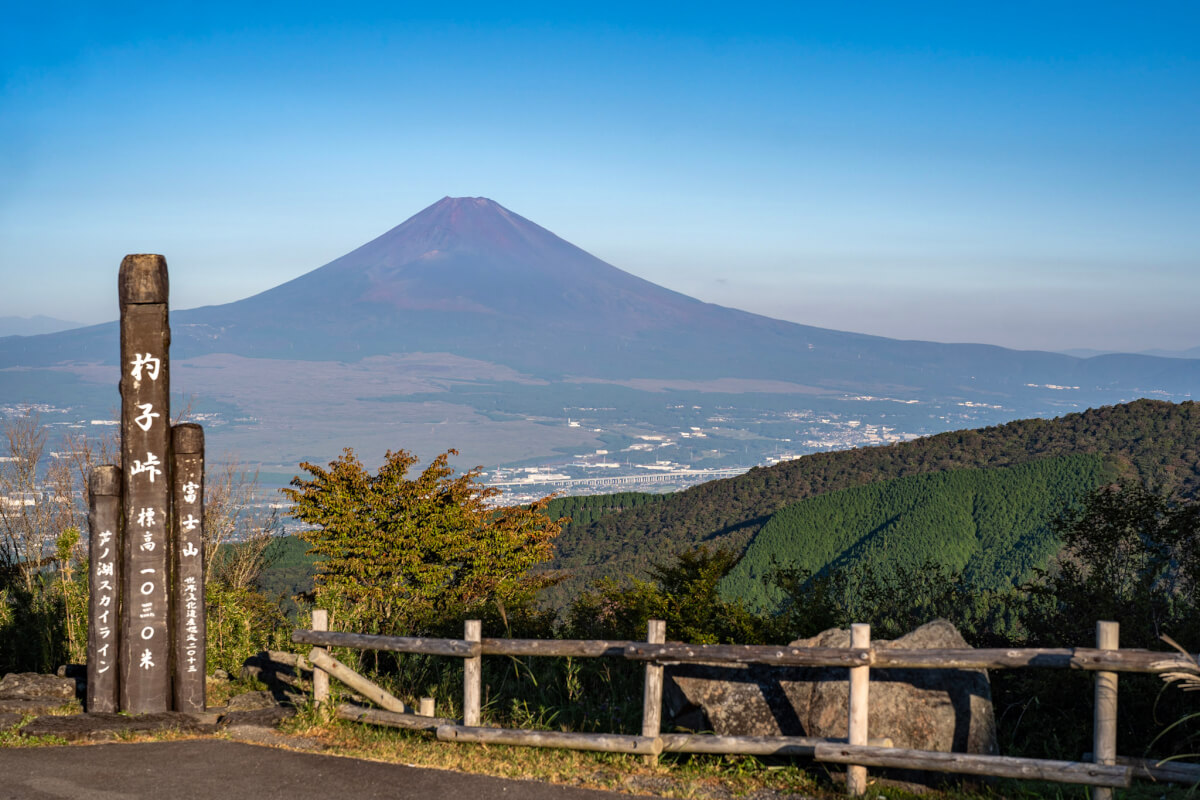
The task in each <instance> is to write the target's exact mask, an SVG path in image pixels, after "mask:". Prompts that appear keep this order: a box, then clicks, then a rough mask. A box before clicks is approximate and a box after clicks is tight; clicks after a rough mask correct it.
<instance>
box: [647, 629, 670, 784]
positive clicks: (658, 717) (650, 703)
mask: <svg viewBox="0 0 1200 800" xmlns="http://www.w3.org/2000/svg"><path fill="white" fill-rule="evenodd" d="M646 628H647V630H646V643H647V644H663V643H664V642H666V641H667V623H666V622H664V621H663V620H661V619H652V620H650V622H649V624H648V625H647V626H646ZM662 693H663V668H662V665H661V664H655V663H654V662H652V661H647V662H646V692H645V695H644V697H643V699H642V736H643V737H648V738H650V739H657V738H658V735H659V734H660V733H662ZM642 760H643V761H644V762H645V763H646V764H647V765H650V766H653V765H654V764H657V763H658V754H657V753H653V754H649V755H644V756H642Z"/></svg>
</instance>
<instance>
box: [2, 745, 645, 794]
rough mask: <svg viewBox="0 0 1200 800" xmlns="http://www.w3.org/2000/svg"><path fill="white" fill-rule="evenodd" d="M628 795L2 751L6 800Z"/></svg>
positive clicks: (167, 751) (103, 754)
mask: <svg viewBox="0 0 1200 800" xmlns="http://www.w3.org/2000/svg"><path fill="white" fill-rule="evenodd" d="M628 797H629V795H625V794H619V793H615V792H602V791H594V790H589V789H574V788H571V787H565V786H553V785H550V784H544V783H535V782H532V781H513V780H506V779H504V778H489V777H485V776H481V775H464V774H462V773H458V772H448V771H444V770H436V769H423V768H420V767H406V766H403V765H399V764H379V763H376V762H373V761H359V760H357V759H352V758H339V757H337V756H328V755H318V754H313V753H300V752H295V751H292V750H279V749H275V748H271V747H260V746H257V745H252V744H245V743H242V742H231V741H225V740H219V739H194V740H187V741H176V742H146V743H134V744H124V743H118V744H100V745H92V746H84V747H31V748H27V749H22V748H5V749H0V800H47V799H48V798H72V800H141V799H142V798H145V800H150V799H151V798H154V800H160V798H170V800H193V798H194V799H195V800H240V798H251V799H252V800H274V799H275V798H279V800H309V799H310V798H311V800H359V798H363V799H364V800H365V799H366V798H389V800H407V798H414V800H415V799H416V798H421V800H442V799H443V798H447V799H450V798H452V799H453V800H490V799H491V798H505V800H613V799H614V798H626V800H628Z"/></svg>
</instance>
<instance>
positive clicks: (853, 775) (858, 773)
mask: <svg viewBox="0 0 1200 800" xmlns="http://www.w3.org/2000/svg"><path fill="white" fill-rule="evenodd" d="M850 646H851V647H853V648H855V649H866V648H868V647H870V646H871V626H870V625H865V624H862V623H856V624H854V625H851V626H850ZM870 686H871V668H870V667H851V668H850V702H849V704H848V705H849V709H848V717H849V719H848V722H847V725H848V731H847V739H848V740H849V743H850V744H851V745H863V744H866V743H867V712H868V703H869V699H868V697H869V691H870ZM865 791H867V768H866V767H862V766H857V765H851V766H848V767H846V793H847V794H849V795H853V796H858V795H861V794H863V793H864V792H865Z"/></svg>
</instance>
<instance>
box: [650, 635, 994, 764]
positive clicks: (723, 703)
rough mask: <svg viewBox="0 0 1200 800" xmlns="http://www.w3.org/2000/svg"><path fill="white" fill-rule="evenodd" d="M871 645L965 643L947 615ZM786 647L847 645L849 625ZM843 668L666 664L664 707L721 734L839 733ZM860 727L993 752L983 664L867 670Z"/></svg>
mask: <svg viewBox="0 0 1200 800" xmlns="http://www.w3.org/2000/svg"><path fill="white" fill-rule="evenodd" d="M873 644H874V646H875V647H877V648H889V647H895V648H901V649H912V650H922V649H934V648H960V647H967V646H968V645H967V643H966V641H964V640H963V638H962V635H961V634H959V632H958V631H957V630H956V629H955V628H954V626H953V625H951V624H950V623H949V622H947V621H946V620H942V619H939V620H934V621H933V622H930V623H928V624H926V625H922V626H921V627H920V628H917V629H916V630H915V631H912V632H911V633H909V634H907V635H905V636H903V637H901V638H899V639H896V640H895V641H891V642H889V641H886V640H876V641H875V642H873ZM791 646H793V647H849V646H850V632H849V631H848V630H842V629H836V628H835V629H831V630H827V631H824V632H822V633H820V634H818V635H817V636H814V637H813V638H811V639H801V640H797V641H795V642H792V644H791ZM848 700H849V687H848V682H847V670H846V669H845V668H835V667H830V668H796V667H767V666H749V667H737V666H725V665H716V664H679V665H675V666H671V667H668V668H667V670H666V685H665V692H664V698H663V702H664V711H665V712H666V716H667V719H668V721H669V722H673V723H674V724H675V725H676V726H677V727H681V728H685V729H689V730H696V731H711V732H712V733H716V734H719V735H723V736H780V735H785V736H820V737H828V738H845V736H846V728H847V720H846V714H847V703H848ZM869 708H870V713H869V716H868V729H869V735H870V736H871V737H889V738H891V740H892V744H893V746H895V747H905V748H914V749H918V750H939V751H943V752H960V753H961V752H965V753H985V754H992V753H996V752H997V749H996V723H995V717H994V715H993V712H992V693H991V685H990V684H989V682H988V677H987V672H986V671H984V670H962V669H921V670H918V669H872V670H871V685H870V703H869Z"/></svg>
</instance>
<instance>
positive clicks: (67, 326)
mask: <svg viewBox="0 0 1200 800" xmlns="http://www.w3.org/2000/svg"><path fill="white" fill-rule="evenodd" d="M82 327H83V323H81V322H69V321H67V320H65V319H57V318H55V317H47V316H45V315H44V314H35V315H33V316H31V317H14V316H9V317H0V338H3V337H5V336H40V335H41V334H43V333H58V332H59V331H66V330H71V329H72V328H82Z"/></svg>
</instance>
